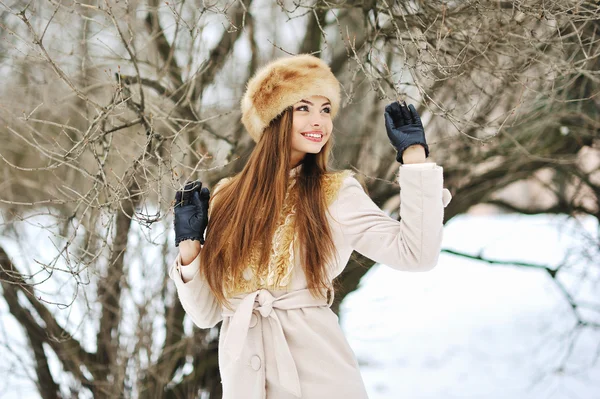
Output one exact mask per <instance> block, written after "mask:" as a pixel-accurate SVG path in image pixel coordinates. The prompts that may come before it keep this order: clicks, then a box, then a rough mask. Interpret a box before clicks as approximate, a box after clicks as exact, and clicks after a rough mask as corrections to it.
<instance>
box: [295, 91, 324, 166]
mask: <svg viewBox="0 0 600 399" xmlns="http://www.w3.org/2000/svg"><path fill="white" fill-rule="evenodd" d="M292 110H293V114H292V115H293V116H292V157H291V164H292V165H291V166H292V167H294V166H296V165H298V164H299V163H300V162H301V161H302V159H303V158H304V156H305V155H306V153H311V154H317V153H319V152H320V151H321V149H322V148H323V146H324V145H325V143H327V141H328V140H329V137H330V136H331V131H332V129H333V122H332V121H331V104H330V103H329V100H328V99H327V97H323V96H310V97H306V98H303V99H302V100H300V101H298V102H297V103H295V104H294V105H293V108H292Z"/></svg>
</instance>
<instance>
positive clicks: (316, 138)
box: [301, 133, 323, 143]
mask: <svg viewBox="0 0 600 399" xmlns="http://www.w3.org/2000/svg"><path fill="white" fill-rule="evenodd" d="M301 134H302V135H303V136H304V138H306V139H307V140H310V141H313V142H316V143H320V142H321V141H322V140H323V135H322V134H320V133H301Z"/></svg>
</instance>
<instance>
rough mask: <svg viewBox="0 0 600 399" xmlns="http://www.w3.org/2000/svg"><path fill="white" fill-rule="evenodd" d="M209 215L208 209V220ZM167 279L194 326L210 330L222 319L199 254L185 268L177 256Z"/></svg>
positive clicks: (224, 180) (221, 181)
mask: <svg viewBox="0 0 600 399" xmlns="http://www.w3.org/2000/svg"><path fill="white" fill-rule="evenodd" d="M228 180H229V179H228V178H225V179H222V180H220V181H219V183H217V185H215V187H214V189H213V193H212V195H214V194H215V193H216V192H217V191H218V190H219V188H220V187H222V183H224V182H226V181H228ZM210 213H211V208H210V207H209V212H208V214H209V218H210ZM206 234H208V229H207V230H206ZM169 277H170V278H171V279H172V280H173V281H174V282H175V287H176V288H177V295H178V296H179V301H180V302H181V306H183V309H184V310H185V312H186V313H187V315H188V316H190V318H191V319H192V321H193V322H194V324H196V325H197V326H198V327H200V328H211V327H214V326H215V325H216V324H217V323H218V322H219V321H221V320H222V319H223V316H222V315H221V307H220V305H219V303H218V302H217V300H216V298H215V296H214V295H213V293H212V291H211V290H210V287H209V286H208V284H207V283H206V281H205V280H204V279H203V278H202V277H201V276H200V254H198V256H196V258H195V259H194V260H193V261H192V263H190V264H189V265H186V266H182V265H181V255H180V254H177V258H176V259H175V261H174V262H173V264H172V265H171V268H170V269H169Z"/></svg>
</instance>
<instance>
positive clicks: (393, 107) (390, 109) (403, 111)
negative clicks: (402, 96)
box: [383, 101, 429, 163]
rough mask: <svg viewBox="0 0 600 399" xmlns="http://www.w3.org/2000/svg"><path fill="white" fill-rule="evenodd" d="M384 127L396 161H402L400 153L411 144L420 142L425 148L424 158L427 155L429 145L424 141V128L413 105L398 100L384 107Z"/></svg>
mask: <svg viewBox="0 0 600 399" xmlns="http://www.w3.org/2000/svg"><path fill="white" fill-rule="evenodd" d="M383 116H384V118H385V129H386V130H387V135H388V138H389V139H390V141H391V142H392V145H393V146H394V147H396V150H397V151H398V155H396V161H398V162H400V163H404V162H402V153H403V152H404V150H406V149H407V148H408V147H410V146H411V145H413V144H421V145H422V146H423V148H425V158H427V157H428V156H429V146H428V145H427V141H425V130H424V129H423V124H422V123H421V118H420V117H419V114H418V113H417V110H416V109H415V107H414V106H413V105H412V104H410V105H409V106H408V107H407V106H406V103H405V102H403V104H400V103H399V102H398V101H396V102H393V103H391V104H389V105H388V106H387V107H385V113H384V114H383Z"/></svg>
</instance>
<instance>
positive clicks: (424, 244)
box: [331, 163, 451, 272]
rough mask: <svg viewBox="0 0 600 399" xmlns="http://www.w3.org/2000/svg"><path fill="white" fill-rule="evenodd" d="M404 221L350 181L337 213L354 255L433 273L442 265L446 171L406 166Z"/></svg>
mask: <svg viewBox="0 0 600 399" xmlns="http://www.w3.org/2000/svg"><path fill="white" fill-rule="evenodd" d="M399 183H400V200H401V205H400V218H401V220H400V221H397V220H395V219H393V218H391V217H390V216H388V215H387V214H386V213H385V212H383V211H382V210H381V209H380V208H379V207H378V206H377V205H376V204H375V203H374V202H373V200H371V198H370V197H369V196H368V195H367V193H365V191H364V190H363V188H362V186H361V185H360V183H359V182H358V181H357V180H356V179H355V178H354V177H352V176H349V177H347V178H346V179H345V180H344V182H343V184H342V188H341V189H340V192H339V194H338V197H337V199H336V201H335V202H334V203H333V206H332V208H331V209H332V210H333V214H332V216H333V217H334V219H335V220H337V222H338V223H339V227H340V229H341V231H342V232H343V236H344V238H345V240H346V242H347V243H348V245H350V246H351V247H352V248H353V249H354V250H356V251H358V252H359V253H361V254H362V255H364V256H366V257H368V258H370V259H372V260H374V261H375V262H378V263H382V264H385V265H388V266H390V267H392V268H394V269H397V270H404V271H415V272H417V271H428V270H431V269H432V268H433V267H435V265H436V264H437V261H438V258H439V254H440V249H441V242H442V232H443V219H444V207H445V206H446V205H447V204H448V203H449V202H450V200H451V195H450V192H449V191H448V190H446V189H444V188H443V187H442V185H443V168H442V167H441V166H438V165H436V164H433V163H426V164H415V165H412V164H411V165H403V166H400V173H399Z"/></svg>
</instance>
